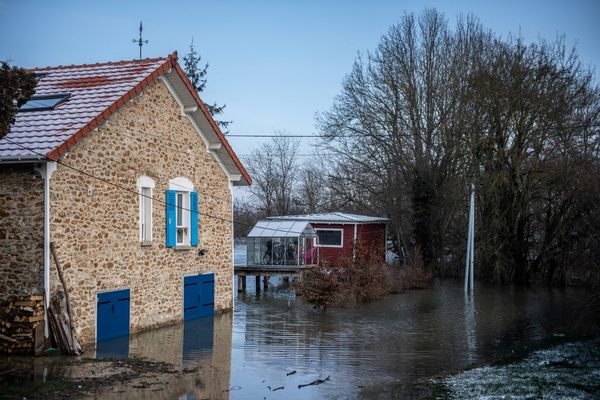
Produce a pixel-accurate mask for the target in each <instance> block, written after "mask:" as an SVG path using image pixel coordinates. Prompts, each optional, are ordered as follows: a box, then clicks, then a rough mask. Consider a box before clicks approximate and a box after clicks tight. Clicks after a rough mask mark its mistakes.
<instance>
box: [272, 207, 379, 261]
mask: <svg viewBox="0 0 600 400" xmlns="http://www.w3.org/2000/svg"><path fill="white" fill-rule="evenodd" d="M269 219H271V220H281V221H290V220H292V221H306V222H309V223H310V224H311V225H312V227H313V228H314V230H315V231H316V233H317V236H318V240H317V238H315V240H314V245H315V246H316V248H317V251H318V253H319V259H320V260H322V261H324V262H325V263H328V264H331V265H335V264H337V263H338V262H339V261H340V260H341V259H343V258H346V259H353V258H354V257H356V252H357V249H358V248H363V249H365V250H368V251H369V254H370V255H371V257H374V258H375V259H378V260H381V261H382V262H384V261H385V252H386V227H387V223H388V222H390V220H389V219H388V218H381V217H371V216H368V215H357V214H348V213H342V212H331V213H323V214H306V215H286V216H279V217H270V218H269Z"/></svg>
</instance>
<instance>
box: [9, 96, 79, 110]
mask: <svg viewBox="0 0 600 400" xmlns="http://www.w3.org/2000/svg"><path fill="white" fill-rule="evenodd" d="M70 96H71V94H70V93H61V94H51V95H46V96H33V97H32V98H31V99H29V100H28V101H27V102H26V103H25V104H23V105H22V106H21V107H20V108H19V111H47V110H54V108H55V107H56V106H58V105H59V104H62V103H64V102H65V101H67V100H68V99H69V97H70Z"/></svg>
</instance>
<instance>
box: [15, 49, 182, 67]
mask: <svg viewBox="0 0 600 400" xmlns="http://www.w3.org/2000/svg"><path fill="white" fill-rule="evenodd" d="M173 54H175V57H177V52H174V53H173ZM173 54H169V55H168V56H167V57H153V58H144V59H141V60H135V59H134V60H120V61H105V62H97V63H88V64H68V65H55V66H50V65H49V66H46V67H33V68H27V70H28V71H47V70H53V69H72V68H79V67H99V66H103V65H124V64H129V63H139V64H143V63H155V62H158V61H166V60H168V59H169V58H171V57H172V55H173Z"/></svg>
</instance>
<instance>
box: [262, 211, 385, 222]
mask: <svg viewBox="0 0 600 400" xmlns="http://www.w3.org/2000/svg"><path fill="white" fill-rule="evenodd" d="M269 219H273V220H294V221H308V222H313V223H314V222H316V223H318V222H323V223H335V224H356V223H359V224H360V223H373V222H378V223H386V222H389V221H390V220H389V219H388V218H382V217H371V216H369V215H358V214H349V213H343V212H330V213H321V214H304V215H282V216H278V217H269Z"/></svg>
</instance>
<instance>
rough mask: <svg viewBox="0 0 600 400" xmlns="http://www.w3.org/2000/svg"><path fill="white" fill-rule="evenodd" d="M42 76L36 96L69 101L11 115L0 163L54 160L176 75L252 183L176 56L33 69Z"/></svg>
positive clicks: (2, 142)
mask: <svg viewBox="0 0 600 400" xmlns="http://www.w3.org/2000/svg"><path fill="white" fill-rule="evenodd" d="M32 71H33V72H35V73H36V74H40V76H41V78H39V80H38V84H37V86H36V90H35V96H44V95H50V94H62V93H69V94H70V97H69V99H68V101H66V102H64V103H62V104H60V105H58V106H56V107H55V108H54V109H52V110H46V111H26V112H19V113H17V115H16V118H15V122H14V123H13V124H12V126H11V129H10V132H8V134H7V135H6V136H5V137H4V138H2V139H0V161H13V160H38V159H46V158H48V159H52V160H56V159H58V158H60V157H61V156H62V155H64V154H65V153H66V152H67V150H68V149H69V148H70V147H72V146H73V145H74V144H75V143H77V142H78V141H79V140H81V138H83V137H84V136H85V135H87V134H89V133H90V132H91V131H93V129H94V128H96V127H97V126H98V125H99V124H100V123H102V122H103V121H104V120H106V119H107V118H108V117H110V116H111V115H112V114H113V113H114V112H116V111H117V110H118V109H119V108H120V107H122V106H123V105H124V104H125V103H127V101H129V100H130V99H131V98H133V97H134V96H136V95H137V94H139V93H140V92H141V91H142V89H144V88H145V87H146V86H148V85H149V84H150V83H152V82H154V81H155V80H156V79H158V77H159V76H160V75H161V74H165V73H166V72H167V71H175V73H176V75H179V78H180V79H181V81H182V82H183V83H184V87H187V89H188V90H189V91H190V92H191V96H192V97H193V98H194V99H195V102H196V103H197V106H198V107H199V110H200V111H201V114H202V116H203V117H205V118H206V119H207V120H208V122H209V126H210V127H211V128H212V129H214V130H215V132H214V133H213V135H214V136H215V138H216V140H219V141H220V142H221V143H222V144H223V145H224V148H225V151H226V155H227V156H229V157H230V159H231V161H232V162H231V163H230V164H231V165H233V166H234V167H236V169H237V170H239V172H238V173H241V175H242V176H243V177H244V179H245V180H246V182H247V184H250V183H251V182H252V180H251V178H250V176H249V175H248V173H247V172H246V170H245V169H244V167H243V166H242V164H241V162H240V161H239V159H238V158H237V156H236V155H235V153H234V152H233V150H232V149H231V146H230V145H229V143H228V142H227V140H226V139H225V137H224V136H223V134H222V133H221V131H220V130H219V128H218V127H217V125H216V124H215V122H214V120H213V119H212V117H211V116H210V113H209V112H208V110H207V109H206V106H205V104H204V103H203V102H202V100H200V98H199V97H198V94H197V93H196V91H195V90H194V89H193V87H192V85H191V84H190V83H189V81H188V79H187V77H186V76H185V74H184V73H183V71H182V69H181V67H179V65H178V63H177V54H176V53H173V54H172V55H169V56H168V57H163V58H152V59H144V60H135V61H119V62H107V63H101V64H86V65H68V66H58V67H45V68H34V69H33V70H32Z"/></svg>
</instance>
